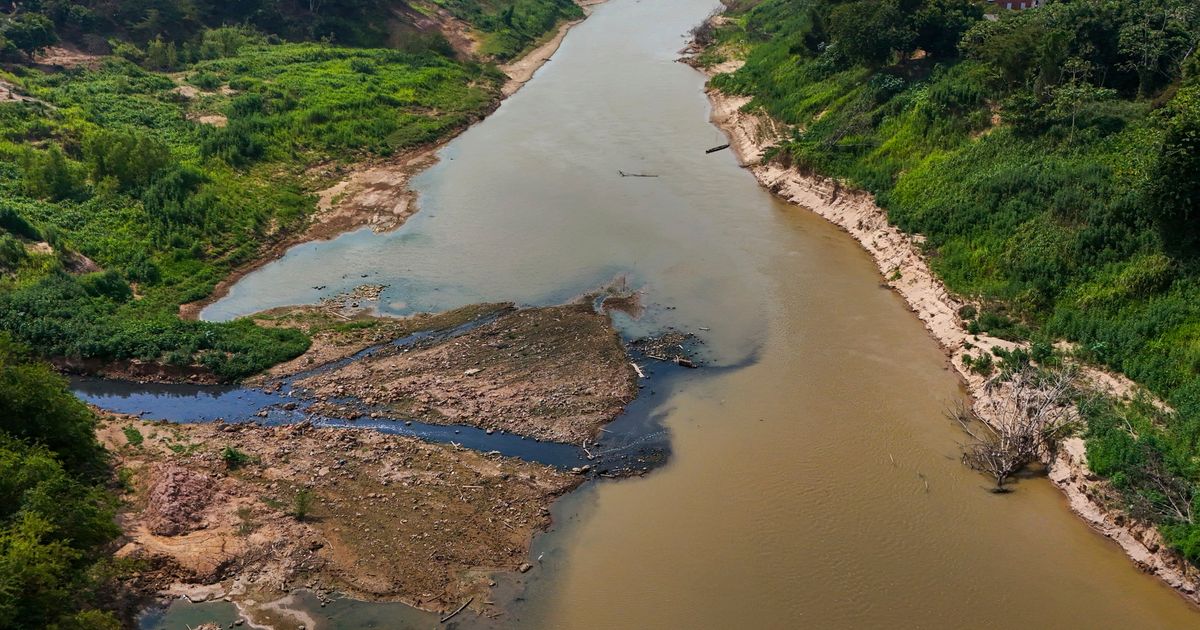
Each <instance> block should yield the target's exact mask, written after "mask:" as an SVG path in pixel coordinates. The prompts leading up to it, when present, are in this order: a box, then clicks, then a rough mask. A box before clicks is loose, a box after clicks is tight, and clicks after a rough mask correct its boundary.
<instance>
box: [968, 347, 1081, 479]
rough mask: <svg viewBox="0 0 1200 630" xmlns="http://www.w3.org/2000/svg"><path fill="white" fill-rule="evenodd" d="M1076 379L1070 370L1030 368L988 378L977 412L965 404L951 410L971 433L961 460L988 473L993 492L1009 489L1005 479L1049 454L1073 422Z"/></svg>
mask: <svg viewBox="0 0 1200 630" xmlns="http://www.w3.org/2000/svg"><path fill="white" fill-rule="evenodd" d="M1074 381H1075V378H1074V374H1073V373H1072V372H1071V371H1070V370H1061V371H1057V372H1045V371H1039V370H1036V369H1034V368H1025V369H1023V370H1021V371H1018V372H1015V373H1013V374H1011V375H1009V376H1008V377H1007V378H1006V379H1003V380H1001V379H992V380H991V381H989V382H988V384H987V385H986V386H985V388H984V393H983V395H982V396H981V397H980V402H979V405H978V406H979V412H978V413H976V412H975V411H972V410H967V409H965V408H959V409H957V410H956V411H954V412H953V413H952V416H953V417H954V419H955V420H956V421H957V422H958V423H959V425H961V426H962V428H963V430H964V431H966V432H967V435H968V436H970V441H969V442H968V443H967V444H965V445H963V455H962V460H963V463H964V464H966V465H967V466H969V467H971V468H973V469H975V470H978V471H980V472H984V473H987V474H989V475H991V476H992V477H993V478H994V479H995V480H996V487H995V488H994V489H993V490H992V491H993V492H1007V489H1006V488H1005V487H1004V484H1005V482H1007V481H1008V480H1009V478H1010V477H1012V476H1013V475H1015V474H1017V473H1019V472H1021V471H1022V470H1024V469H1025V467H1026V466H1028V465H1029V464H1031V463H1033V462H1035V461H1037V460H1039V459H1040V458H1041V457H1042V456H1043V455H1048V454H1049V453H1052V452H1053V451H1054V447H1055V446H1056V445H1057V443H1058V440H1059V438H1061V437H1063V435H1064V433H1066V432H1067V430H1068V429H1069V428H1070V427H1071V425H1072V424H1073V423H1074V420H1075V411H1074V404H1073V394H1074V391H1075V388H1074V385H1073V384H1074ZM981 416H982V417H981Z"/></svg>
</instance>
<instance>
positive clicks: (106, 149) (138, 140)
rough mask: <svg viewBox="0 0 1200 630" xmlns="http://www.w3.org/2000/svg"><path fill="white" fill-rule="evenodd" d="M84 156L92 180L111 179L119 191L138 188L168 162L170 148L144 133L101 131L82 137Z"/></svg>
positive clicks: (149, 180) (169, 160)
mask: <svg viewBox="0 0 1200 630" xmlns="http://www.w3.org/2000/svg"><path fill="white" fill-rule="evenodd" d="M83 158H84V162H85V163H86V164H87V167H88V173H89V175H90V176H91V178H92V181H93V182H95V183H100V182H101V181H103V180H104V179H106V178H109V177H111V178H113V179H114V180H115V181H116V182H117V184H118V187H119V188H120V189H121V190H130V189H134V188H140V187H142V186H145V185H147V184H149V183H150V182H151V181H152V180H153V179H154V176H155V175H156V174H157V173H158V172H159V171H161V170H162V169H164V168H166V167H167V166H168V165H169V164H170V163H171V150H170V149H169V148H168V147H167V145H166V143H165V142H163V141H162V140H159V139H157V138H154V137H153V136H151V135H149V134H145V133H135V132H130V131H124V130H112V131H109V130H101V131H97V132H94V133H90V134H88V135H87V136H86V137H84V139H83Z"/></svg>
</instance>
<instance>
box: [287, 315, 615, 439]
mask: <svg viewBox="0 0 1200 630" xmlns="http://www.w3.org/2000/svg"><path fill="white" fill-rule="evenodd" d="M324 347H326V344H324V343H318V344H317V349H316V352H318V353H322V354H324V353H325V350H324ZM343 347H345V346H343ZM353 347H355V346H354V345H351V346H349V348H353ZM349 348H347V349H349ZM300 360H301V361H307V359H306V358H305V357H301V359H300ZM295 385H296V386H297V387H299V388H301V389H302V390H304V391H306V392H308V394H309V395H311V396H314V397H315V398H316V399H317V400H318V401H319V402H318V404H317V406H316V408H315V410H317V411H319V412H320V413H322V414H323V415H328V416H334V417H337V416H342V417H347V416H348V415H349V416H350V417H358V416H360V415H362V414H365V413H372V414H375V415H377V416H383V417H391V418H404V419H412V420H419V421H421V422H425V423H430V424H458V425H471V426H475V427H478V428H481V429H487V430H489V431H496V430H500V431H507V432H509V433H515V434H517V435H522V436H526V437H532V438H536V439H539V440H550V441H554V442H568V443H575V444H582V443H583V442H584V441H585V440H592V441H593V442H594V441H595V439H596V436H597V434H598V433H599V431H600V427H602V426H603V425H604V424H606V423H608V422H610V421H611V420H612V419H613V418H615V417H616V416H617V414H619V413H620V412H621V410H622V409H624V407H625V405H626V404H628V403H629V402H630V401H631V400H633V398H634V396H635V395H636V394H637V384H636V376H635V374H634V370H633V367H632V365H630V364H629V362H628V360H627V358H626V354H625V349H624V347H623V345H622V343H621V340H620V338H619V337H618V336H617V333H616V331H614V330H613V328H612V326H611V324H610V323H609V319H608V316H607V315H604V314H601V313H597V312H595V311H594V310H593V309H592V308H591V305H589V304H585V303H580V304H572V305H566V306H553V307H545V308H535V309H514V308H511V307H509V308H503V309H500V310H498V311H496V312H493V313H492V314H491V315H490V316H489V317H486V318H485V320H484V321H483V323H480V324H479V325H478V326H476V327H475V328H473V329H471V330H469V331H468V332H465V333H463V334H461V335H457V336H453V337H450V338H446V339H434V340H431V341H430V342H429V343H423V342H419V343H416V344H414V345H412V346H405V347H390V348H381V349H380V350H378V351H376V352H373V353H371V355H370V356H367V357H364V358H361V359H358V360H355V361H352V362H349V363H347V364H345V365H343V366H340V367H337V368H336V369H333V370H330V371H327V372H322V373H319V374H316V375H314V376H310V377H304V378H301V379H300V380H298V381H296V383H295ZM347 397H350V398H353V399H355V400H357V401H359V402H360V403H361V405H362V407H361V408H360V407H358V406H349V407H348V406H345V405H342V404H339V403H338V402H335V401H337V400H341V399H345V398H347ZM360 409H361V410H360Z"/></svg>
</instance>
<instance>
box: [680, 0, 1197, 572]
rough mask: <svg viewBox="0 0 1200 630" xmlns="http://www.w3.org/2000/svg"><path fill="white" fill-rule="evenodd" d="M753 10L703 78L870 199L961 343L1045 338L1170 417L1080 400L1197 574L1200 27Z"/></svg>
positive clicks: (955, 5)
mask: <svg viewBox="0 0 1200 630" xmlns="http://www.w3.org/2000/svg"><path fill="white" fill-rule="evenodd" d="M982 16H983V11H982V9H981V7H980V5H977V4H975V3H972V2H969V1H967V0H961V1H958V0H927V1H924V2H919V1H915V0H913V1H908V0H905V1H875V0H864V1H859V2H832V1H826V0H766V1H764V2H761V3H756V4H753V5H752V6H738V7H734V8H733V9H732V10H731V12H730V14H729V17H730V18H731V19H730V20H729V21H728V22H727V24H725V25H724V26H723V27H721V28H719V29H717V30H716V32H713V33H704V32H702V33H701V35H702V36H703V37H705V38H708V39H709V40H710V42H711V45H710V46H709V47H708V49H707V51H706V52H705V54H704V55H703V56H702V57H701V61H704V62H708V63H715V62H718V61H721V60H722V59H723V58H725V57H728V56H731V55H732V56H742V57H744V58H745V60H746V63H745V65H744V66H743V67H742V68H741V69H740V70H738V71H737V72H735V73H732V74H728V75H722V76H718V77H716V78H715V79H714V80H713V84H714V85H715V86H716V87H718V88H720V89H722V90H724V91H727V92H731V93H737V94H746V95H750V96H752V97H753V101H752V102H751V104H750V107H752V108H760V109H762V110H763V111H765V112H767V113H769V114H770V115H771V116H773V117H775V118H776V119H778V120H781V121H784V122H787V123H789V124H791V125H794V129H795V131H794V132H793V133H792V134H791V135H790V137H789V138H787V139H786V140H785V141H784V142H783V143H781V144H780V146H779V147H778V148H777V149H776V150H775V151H773V152H772V154H771V155H769V156H768V157H769V159H774V160H778V161H780V162H783V163H785V164H790V165H793V166H795V167H797V168H799V169H801V170H810V171H813V172H819V173H822V174H827V175H832V176H835V177H838V178H840V179H843V180H845V181H847V182H848V183H850V184H853V185H855V186H858V187H861V188H864V189H867V190H869V191H871V192H872V193H874V194H875V195H876V198H877V200H878V202H879V204H880V205H881V206H882V207H884V208H885V209H886V210H887V212H888V215H889V218H890V219H891V221H892V222H893V223H894V224H896V225H897V226H899V227H900V228H901V229H904V230H906V231H909V232H914V233H920V234H922V235H924V236H925V238H926V240H925V245H924V247H925V249H926V254H927V255H928V258H929V261H930V265H931V267H932V268H933V269H934V270H935V271H936V272H937V273H938V274H939V275H940V276H941V277H942V279H943V280H944V281H945V282H946V284H947V286H948V287H949V288H951V289H952V290H954V291H956V292H958V293H960V294H962V295H966V296H970V297H972V298H974V300H975V301H976V302H977V303H979V304H980V305H981V308H972V309H968V310H967V311H966V312H964V313H962V315H963V316H964V319H965V320H967V323H968V326H969V327H970V328H971V329H972V330H977V331H980V332H988V333H991V334H994V335H997V336H1001V337H1006V338H1010V339H1016V340H1024V341H1029V342H1030V343H1031V354H1032V355H1033V357H1034V358H1035V359H1040V360H1042V361H1043V362H1051V361H1053V355H1054V353H1055V349H1054V346H1053V343H1054V341H1056V340H1058V339H1066V340H1069V341H1071V342H1073V349H1072V350H1070V352H1072V353H1073V354H1075V355H1076V356H1078V357H1080V358H1082V359H1084V360H1087V361H1093V362H1097V363H1101V364H1104V365H1106V366H1108V367H1110V368H1113V369H1115V370H1118V371H1121V372H1123V373H1125V374H1127V375H1128V376H1130V377H1131V378H1133V379H1134V380H1136V381H1138V382H1139V383H1142V384H1143V385H1145V386H1147V387H1148V388H1149V389H1150V390H1151V391H1152V392H1154V393H1155V394H1158V395H1159V396H1161V397H1163V398H1164V399H1166V400H1167V401H1169V402H1170V404H1171V405H1172V406H1173V408H1174V410H1173V411H1172V412H1163V411H1160V410H1157V409H1155V408H1154V407H1153V406H1150V405H1143V404H1134V405H1117V404H1114V403H1111V402H1104V403H1098V404H1092V405H1089V406H1088V407H1087V408H1086V409H1085V410H1084V411H1086V412H1087V413H1086V417H1087V419H1088V427H1087V437H1088V448H1089V458H1090V461H1091V464H1092V466H1093V468H1094V469H1095V470H1096V471H1097V472H1099V473H1100V474H1103V475H1106V476H1108V477H1109V478H1110V479H1111V480H1112V481H1113V482H1114V484H1115V485H1116V486H1117V487H1118V488H1119V489H1121V490H1122V492H1123V496H1124V501H1125V503H1126V505H1125V506H1124V507H1125V508H1126V509H1128V510H1130V511H1132V512H1133V513H1135V514H1137V515H1139V516H1144V517H1147V518H1150V519H1152V520H1154V521H1155V522H1158V523H1159V524H1160V529H1161V530H1162V531H1163V533H1164V534H1165V535H1166V537H1167V539H1168V541H1169V542H1170V543H1171V544H1172V545H1174V546H1175V547H1176V548H1178V549H1179V550H1181V551H1182V552H1184V554H1185V555H1186V556H1187V557H1188V558H1189V559H1191V560H1192V561H1194V562H1195V561H1197V560H1200V524H1198V522H1197V517H1196V513H1197V508H1200V495H1198V493H1197V490H1196V489H1197V486H1198V484H1200V468H1198V467H1197V464H1196V462H1197V455H1200V444H1198V440H1200V429H1198V428H1197V427H1200V264H1198V262H1197V261H1198V259H1197V253H1198V252H1200V222H1198V219H1197V215H1196V211H1197V209H1200V208H1197V206H1196V204H1197V203H1200V196H1198V195H1197V189H1196V183H1195V182H1196V174H1197V172H1198V170H1197V169H1198V167H1200V162H1198V160H1200V158H1198V157H1197V156H1198V155H1200V153H1198V152H1197V151H1196V148H1197V147H1196V137H1197V134H1198V133H1200V100H1198V97H1200V77H1198V76H1197V75H1198V74H1200V67H1198V66H1197V62H1196V60H1195V58H1194V55H1192V54H1191V51H1192V50H1194V48H1195V45H1196V43H1197V41H1200V13H1198V12H1196V11H1195V10H1194V8H1193V7H1190V5H1189V4H1188V3H1184V2H1171V1H1166V0H1164V1H1153V2H1151V1H1140V2H1129V3H1111V2H1104V1H1101V0H1083V1H1079V2H1070V3H1067V2H1052V3H1050V4H1048V5H1047V6H1044V7H1041V8H1039V9H1037V10H1034V11H1022V12H1008V11H1001V12H1000V13H999V15H998V19H996V20H986V19H983V17H982Z"/></svg>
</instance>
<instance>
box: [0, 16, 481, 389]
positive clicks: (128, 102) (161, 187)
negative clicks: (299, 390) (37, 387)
mask: <svg viewBox="0 0 1200 630" xmlns="http://www.w3.org/2000/svg"><path fill="white" fill-rule="evenodd" d="M225 31H226V32H227V33H228V34H227V35H224V36H219V37H218V36H216V35H211V34H210V35H207V36H206V38H207V39H219V40H222V41H225V42H226V47H225V48H223V49H222V51H223V52H229V53H231V54H230V55H229V56H223V57H219V58H215V59H206V60H202V61H199V62H196V63H194V64H192V65H190V66H189V69H188V73H187V75H186V76H202V77H205V78H204V79H203V80H200V81H197V82H199V83H204V84H209V85H211V84H213V83H214V82H215V83H217V84H219V85H220V86H221V88H222V89H221V90H212V91H208V92H201V93H199V94H198V95H197V96H196V97H195V98H186V97H184V96H183V95H181V93H180V92H181V90H180V89H179V86H178V84H177V83H176V81H174V80H172V79H171V78H169V77H167V76H165V75H163V74H159V73H155V72H150V71H147V70H145V69H143V68H141V67H139V66H138V65H136V64H134V63H132V62H129V61H125V60H121V59H109V60H107V61H105V62H104V63H103V64H102V65H101V66H100V67H99V68H97V69H95V70H88V69H78V70H74V71H70V72H63V73H56V74H45V73H42V72H40V71H32V70H31V71H25V72H22V73H21V76H14V77H13V78H12V81H13V82H14V83H17V84H19V85H20V86H21V87H22V88H23V89H24V91H25V92H27V93H28V94H30V95H31V96H34V97H36V98H37V99H39V100H40V101H43V102H44V103H46V104H41V103H37V102H4V103H0V157H2V158H6V160H4V161H8V162H9V163H10V166H8V167H0V266H2V269H0V272H4V273H3V277H2V278H0V330H6V331H9V332H10V333H12V334H13V335H14V336H16V337H17V338H18V339H20V340H21V341H22V342H24V343H26V344H28V345H29V346H30V347H34V348H37V349H38V351H39V352H40V353H42V354H43V355H45V356H49V357H70V358H76V359H97V360H101V361H104V362H112V361H131V360H141V361H157V362H161V363H165V364H169V365H177V366H180V367H181V368H187V367H193V366H198V367H201V368H206V369H207V370H209V371H210V372H211V373H213V374H215V375H216V376H217V377H219V378H221V379H235V378H239V377H242V376H245V375H247V374H251V373H254V372H257V371H259V370H261V369H263V368H265V367H267V366H269V365H272V364H274V363H277V362H279V361H282V360H285V359H288V358H291V357H293V356H296V355H297V354H299V353H301V352H303V351H304V350H305V349H306V348H307V343H308V342H307V339H306V337H305V336H304V335H303V334H301V333H300V332H298V331H295V330H289V329H279V328H273V329H262V328H258V327H256V326H254V325H252V324H251V323H250V322H234V323H230V324H213V323H206V322H194V321H182V320H180V319H179V317H178V316H177V312H178V308H179V305H180V304H183V303H187V302H191V301H194V300H197V299H200V298H203V297H204V296H206V295H208V294H209V293H210V292H211V291H212V289H213V287H214V286H215V284H216V283H217V282H218V281H219V280H220V279H222V278H223V277H225V276H226V275H228V274H229V272H230V271H231V270H232V269H234V268H235V267H237V266H239V265H241V264H244V263H246V262H249V261H251V260H253V259H254V258H255V257H257V256H259V255H260V251H261V248H262V245H263V244H264V243H270V242H272V241H276V240H278V239H279V238H281V237H282V236H283V235H285V234H288V233H292V232H295V231H297V230H298V229H300V228H301V227H303V225H304V224H305V221H306V220H307V218H308V217H309V216H310V215H311V214H312V212H313V211H314V209H315V199H314V197H313V196H312V195H311V191H312V190H313V189H315V188H316V187H318V186H319V185H321V184H327V183H329V182H320V181H313V180H311V178H309V177H307V176H306V175H305V173H306V169H307V168H308V167H310V166H312V165H316V164H321V163H325V162H328V161H330V160H343V161H354V160H358V159H361V158H365V157H368V156H372V155H389V154H391V153H393V152H395V151H398V150H403V149H406V148H410V147H414V146H417V145H420V144H423V143H427V142H430V141H433V140H436V139H438V138H441V137H444V136H445V135H446V134H448V133H450V132H452V131H453V130H455V129H458V128H461V127H462V126H464V125H466V124H468V123H469V122H470V121H471V120H473V119H474V118H476V117H478V116H479V115H481V114H482V113H483V112H484V111H485V110H486V109H487V108H488V107H489V106H490V104H491V103H492V102H493V100H494V98H495V96H496V93H497V91H498V87H499V85H500V82H501V75H500V74H499V73H498V72H497V71H495V70H494V69H492V68H490V67H487V66H483V65H478V64H474V63H469V62H458V61H454V60H451V59H447V58H446V57H443V56H441V55H438V54H436V53H432V52H425V53H410V52H398V51H392V50H380V49H371V50H363V49H349V48H337V47H333V46H329V45H326V44H267V43H265V41H264V40H263V39H262V37H260V36H257V35H255V34H253V33H249V32H246V31H243V30H235V29H225ZM205 114H208V115H221V116H224V117H225V118H226V120H227V125H225V126H223V127H216V126H212V125H206V124H200V123H198V122H193V120H194V119H195V118H197V117H199V116H200V115H205ZM39 242H44V243H45V245H44V246H38V247H35V245H36V244H37V243H39ZM84 257H86V258H84ZM92 263H94V264H92ZM97 266H98V267H99V269H101V270H102V271H95V269H96V267H97Z"/></svg>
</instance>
